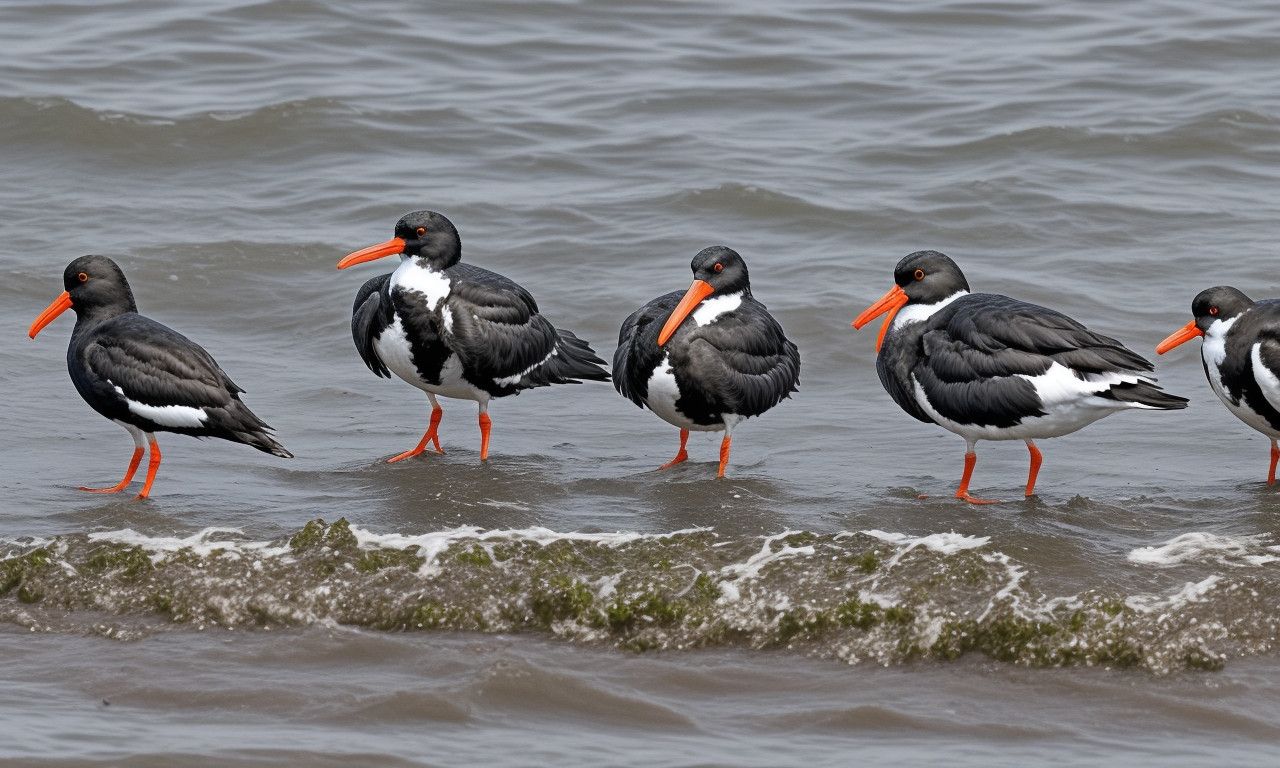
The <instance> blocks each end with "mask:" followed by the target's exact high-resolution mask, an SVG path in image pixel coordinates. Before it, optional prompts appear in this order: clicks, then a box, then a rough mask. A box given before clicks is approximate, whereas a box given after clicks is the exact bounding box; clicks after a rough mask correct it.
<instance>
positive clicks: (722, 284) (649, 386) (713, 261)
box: [613, 246, 800, 477]
mask: <svg viewBox="0 0 1280 768" xmlns="http://www.w3.org/2000/svg"><path fill="white" fill-rule="evenodd" d="M690 266H691V267H692V268H693V278H694V279H693V284H692V285H691V286H689V290H687V291H685V292H683V293H682V292H680V291H674V292H672V293H668V294H666V295H664V296H659V297H658V298H656V299H654V300H653V301H651V302H649V303H648V304H646V305H644V306H643V307H641V308H640V309H637V310H636V311H635V312H632V313H631V316H630V317H628V318H627V319H626V320H625V321H623V323H622V330H621V331H620V332H619V333H618V349H617V351H616V352H614V354H613V386H614V387H616V388H617V390H618V392H620V393H621V394H622V395H623V396H624V397H626V398H628V399H630V400H631V402H633V403H635V404H636V405H638V406H640V407H641V408H645V407H647V408H648V409H649V410H651V411H653V412H654V413H655V414H657V415H658V416H659V417H661V418H662V419H663V420H665V421H666V422H667V423H669V424H673V425H675V426H677V427H679V428H680V452H679V453H677V454H676V457H675V458H674V459H672V460H671V461H669V462H667V463H666V464H664V465H663V466H661V467H659V469H666V468H667V467H670V466H672V465H675V464H679V463H680V462H682V461H684V460H685V459H687V458H689V454H688V453H687V452H686V451H685V443H687V442H688V440H689V432H690V431H691V430H697V431H701V432H716V431H720V430H724V439H723V440H721V442H720V471H719V473H718V474H717V477H724V468H725V465H726V464H727V463H728V462H729V444H730V442H731V441H732V438H733V429H734V427H736V426H737V425H738V423H739V422H741V421H742V420H743V419H745V418H747V417H749V416H759V415H760V414H762V413H764V412H765V411H767V410H769V409H770V408H772V407H773V406H775V405H777V404H778V403H780V402H782V401H783V400H784V399H786V398H787V397H790V395H791V393H792V392H794V391H796V385H797V384H798V383H799V381H800V352H799V351H798V350H797V349H796V345H795V344H793V343H791V342H790V341H789V340H788V339H787V337H786V336H785V335H783V332H782V326H781V325H779V324H778V321H777V320H775V319H773V316H772V315H770V314H769V312H768V310H766V309H765V306H764V305H763V304H761V303H760V302H758V301H756V299H755V298H754V297H753V296H752V295H751V281H750V279H749V278H748V277H747V265H746V262H744V261H743V260H742V257H741V256H739V255H738V253H737V252H736V251H733V250H731V249H729V248H725V247H724V246H713V247H711V248H706V249H704V250H702V251H701V252H700V253H698V255H697V256H694V257H693V263H692V264H691V265H690ZM690 319H691V320H692V322H687V321H689V320H690Z"/></svg>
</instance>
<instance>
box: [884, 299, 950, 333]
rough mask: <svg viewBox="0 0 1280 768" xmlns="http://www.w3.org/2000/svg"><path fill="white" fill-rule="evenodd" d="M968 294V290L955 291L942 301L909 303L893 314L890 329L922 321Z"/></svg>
mask: <svg viewBox="0 0 1280 768" xmlns="http://www.w3.org/2000/svg"><path fill="white" fill-rule="evenodd" d="M968 295H969V292H968V291H956V292H955V293H953V294H951V295H950V296H948V297H947V298H945V299H943V300H942V301H939V302H935V303H933V304H911V305H909V306H905V307H903V308H902V309H901V310H899V311H898V314H897V315H895V316H894V318H893V326H892V327H891V329H890V330H895V331H896V330H898V329H899V328H902V327H903V326H906V325H910V324H911V323H923V322H924V321H925V320H928V319H929V318H930V317H932V316H933V314H934V313H935V312H937V311H938V310H940V309H942V308H943V307H945V306H947V305H948V304H950V303H951V302H953V301H955V300H956V299H958V298H960V297H961V296H968Z"/></svg>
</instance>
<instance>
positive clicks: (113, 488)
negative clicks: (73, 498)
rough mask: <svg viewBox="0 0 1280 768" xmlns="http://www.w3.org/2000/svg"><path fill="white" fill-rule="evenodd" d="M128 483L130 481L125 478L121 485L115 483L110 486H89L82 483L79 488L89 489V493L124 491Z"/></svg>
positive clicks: (82, 489)
mask: <svg viewBox="0 0 1280 768" xmlns="http://www.w3.org/2000/svg"><path fill="white" fill-rule="evenodd" d="M128 484H129V481H128V480H125V481H124V482H122V483H120V484H119V485H113V486H111V487H110V488H90V487H88V486H85V485H82V486H79V488H78V490H81V491H88V492H89V493H119V492H120V491H123V490H124V487H125V486H126V485H128Z"/></svg>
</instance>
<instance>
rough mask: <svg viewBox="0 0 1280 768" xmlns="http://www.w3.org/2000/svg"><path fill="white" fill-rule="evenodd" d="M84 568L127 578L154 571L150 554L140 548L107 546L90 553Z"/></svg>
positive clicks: (116, 545)
mask: <svg viewBox="0 0 1280 768" xmlns="http://www.w3.org/2000/svg"><path fill="white" fill-rule="evenodd" d="M84 567H85V568H87V569H89V570H93V571H114V572H117V573H120V574H121V575H123V576H126V577H129V578H137V577H139V576H142V575H144V574H147V573H150V572H151V571H153V570H155V563H153V562H152V561H151V554H150V553H149V552H147V551H146V550H144V549H143V548H142V547H141V546H133V547H129V546H126V545H120V544H107V545H105V546H101V547H98V548H97V549H95V550H93V551H92V552H90V553H89V556H88V557H87V558H85V561H84Z"/></svg>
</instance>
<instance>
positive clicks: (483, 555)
mask: <svg viewBox="0 0 1280 768" xmlns="http://www.w3.org/2000/svg"><path fill="white" fill-rule="evenodd" d="M453 559H454V560H456V561H457V562H459V563H466V564H468V565H480V566H490V565H493V557H492V556H490V555H489V552H488V550H486V549H485V548H484V547H482V546H480V545H479V544H472V545H471V548H470V549H463V550H461V551H459V552H457V553H455V554H454V555H453Z"/></svg>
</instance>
